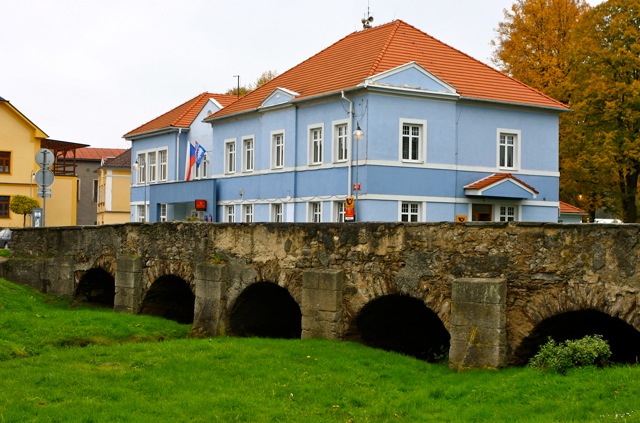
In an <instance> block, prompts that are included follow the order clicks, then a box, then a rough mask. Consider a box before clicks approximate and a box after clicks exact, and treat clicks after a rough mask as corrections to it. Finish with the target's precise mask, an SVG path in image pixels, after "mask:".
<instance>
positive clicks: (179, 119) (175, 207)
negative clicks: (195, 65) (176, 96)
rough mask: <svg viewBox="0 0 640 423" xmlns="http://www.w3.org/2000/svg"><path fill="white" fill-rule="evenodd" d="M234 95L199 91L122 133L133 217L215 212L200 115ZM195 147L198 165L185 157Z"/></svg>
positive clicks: (209, 145) (206, 134)
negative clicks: (128, 161)
mask: <svg viewBox="0 0 640 423" xmlns="http://www.w3.org/2000/svg"><path fill="white" fill-rule="evenodd" d="M236 100H237V97H236V96H235V95H226V94H213V93H208V92H204V93H202V94H199V95H197V96H196V97H194V98H192V99H190V100H188V101H186V102H184V103H183V104H181V105H179V106H177V107H175V108H173V109H171V110H170V111H168V112H166V113H164V114H162V115H160V116H158V117H157V118H155V119H152V120H151V121H149V122H147V123H145V124H143V125H141V126H139V127H137V128H135V129H133V130H131V131H129V132H128V133H126V134H125V135H124V138H125V139H127V140H129V141H131V160H132V161H133V163H132V167H133V172H132V189H131V193H130V194H131V204H130V207H131V220H132V221H137V222H160V221H166V220H184V219H186V218H187V217H191V216H196V217H199V218H201V219H204V217H205V216H208V215H210V214H212V213H215V210H214V208H215V204H216V197H215V193H216V190H215V188H216V185H215V180H213V179H211V178H210V177H209V176H210V171H209V166H210V161H209V157H210V154H211V152H212V151H213V135H212V127H211V125H209V124H207V123H204V122H203V120H204V118H205V117H207V116H209V115H211V114H214V113H215V112H217V111H219V110H221V109H222V108H223V107H225V106H228V105H229V104H231V103H233V102H234V101H236ZM196 151H200V152H201V155H200V156H199V160H198V161H197V162H198V163H197V166H196V163H195V161H194V163H191V161H190V158H191V157H190V156H191V155H192V154H194V153H195V152H196ZM184 182H190V183H189V184H184ZM176 184H178V185H176ZM196 199H199V200H205V201H204V202H199V204H201V205H202V204H206V206H205V207H204V209H202V210H200V209H201V208H202V207H198V209H199V210H196V209H197V208H196V206H195V200H196Z"/></svg>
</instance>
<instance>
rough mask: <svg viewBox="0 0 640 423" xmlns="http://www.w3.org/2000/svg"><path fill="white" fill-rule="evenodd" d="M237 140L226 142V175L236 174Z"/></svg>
mask: <svg viewBox="0 0 640 423" xmlns="http://www.w3.org/2000/svg"><path fill="white" fill-rule="evenodd" d="M236 160H237V159H236V139H235V138H232V139H228V140H224V173H226V174H233V173H236Z"/></svg>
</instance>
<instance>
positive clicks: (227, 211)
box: [224, 204, 236, 223]
mask: <svg viewBox="0 0 640 423" xmlns="http://www.w3.org/2000/svg"><path fill="white" fill-rule="evenodd" d="M224 221H225V222H227V223H235V221H236V206H235V204H229V205H227V206H224Z"/></svg>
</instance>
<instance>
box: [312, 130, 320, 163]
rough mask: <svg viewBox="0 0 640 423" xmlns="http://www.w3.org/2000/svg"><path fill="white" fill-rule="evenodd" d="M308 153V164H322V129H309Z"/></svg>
mask: <svg viewBox="0 0 640 423" xmlns="http://www.w3.org/2000/svg"><path fill="white" fill-rule="evenodd" d="M309 152H310V154H309V164H312V165H318V164H322V127H313V128H311V127H310V129H309Z"/></svg>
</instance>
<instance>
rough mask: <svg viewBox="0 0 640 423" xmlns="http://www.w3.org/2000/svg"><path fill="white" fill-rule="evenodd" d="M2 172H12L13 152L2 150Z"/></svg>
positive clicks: (0, 153) (0, 156)
mask: <svg viewBox="0 0 640 423" xmlns="http://www.w3.org/2000/svg"><path fill="white" fill-rule="evenodd" d="M0 173H11V153H10V152H8V151H0Z"/></svg>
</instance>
